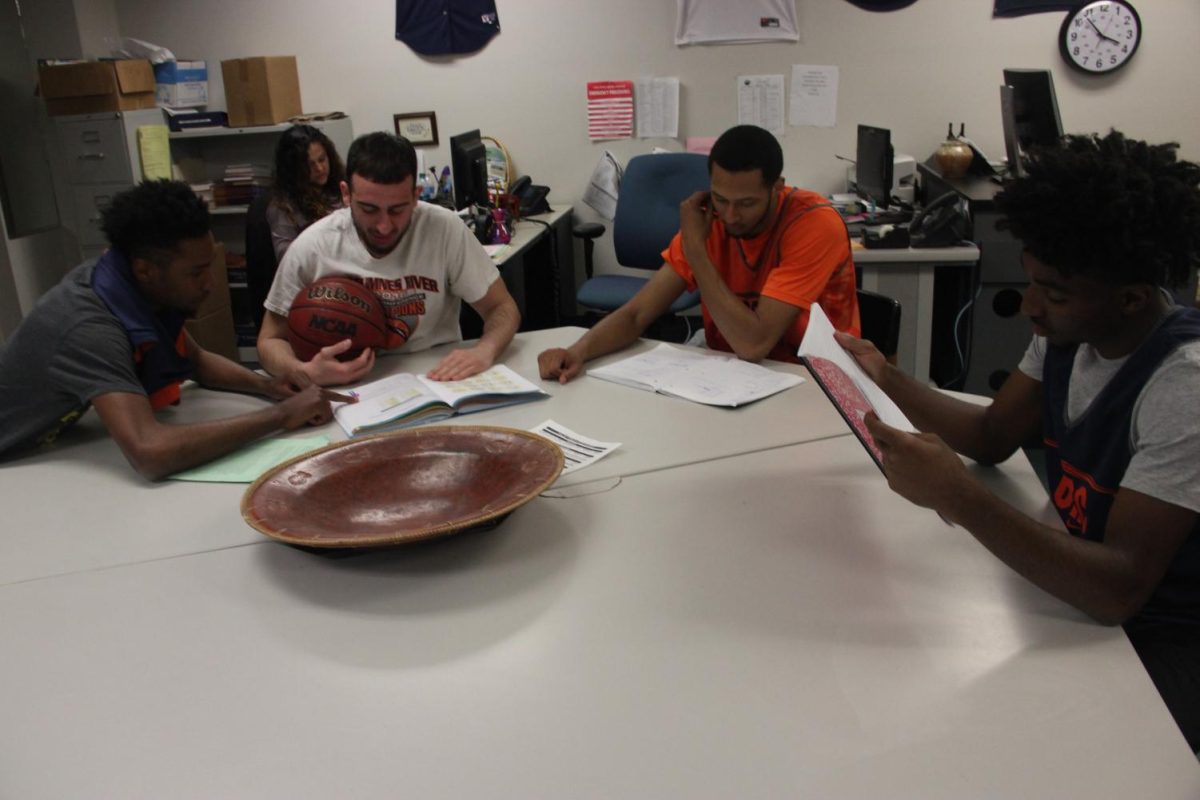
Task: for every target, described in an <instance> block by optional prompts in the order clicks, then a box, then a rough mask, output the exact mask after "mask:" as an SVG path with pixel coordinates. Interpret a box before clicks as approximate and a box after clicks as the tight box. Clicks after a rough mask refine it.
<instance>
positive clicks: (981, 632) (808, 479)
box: [0, 436, 1200, 800]
mask: <svg viewBox="0 0 1200 800" xmlns="http://www.w3.org/2000/svg"><path fill="white" fill-rule="evenodd" d="M984 472H985V473H986V474H987V475H988V476H989V477H990V478H991V479H992V480H993V482H994V483H995V485H996V486H997V487H998V488H999V489H1000V490H1001V491H1003V492H1004V493H1005V494H1006V495H1007V496H1008V497H1010V498H1012V499H1013V500H1014V501H1015V502H1017V503H1018V504H1020V505H1021V506H1022V507H1024V508H1027V509H1030V510H1032V511H1034V512H1035V513H1039V514H1043V515H1044V518H1045V519H1051V518H1053V513H1052V511H1051V510H1050V509H1049V508H1048V507H1047V506H1046V502H1045V495H1044V493H1043V492H1041V490H1040V486H1039V485H1038V484H1037V481H1036V478H1035V477H1034V476H1033V475H1032V473H1031V471H1030V470H1029V469H1028V466H1027V465H1025V464H1023V463H1012V464H1008V465H1005V467H1004V468H1003V469H1002V470H1000V471H990V470H985V471H984ZM152 494H153V493H152ZM161 500H163V498H162V497H156V498H154V502H155V506H154V507H152V508H143V509H142V510H143V511H163V510H165V509H164V508H162V507H161V506H158V505H157V503H158V502H159V501H161ZM163 534H164V535H171V531H164V532H163ZM0 640H2V641H4V643H5V655H4V658H3V659H0V707H2V708H3V709H4V723H5V724H4V725H3V726H0V794H3V795H5V796H12V797H22V798H26V797H55V798H60V797H127V798H142V797H147V798H151V797H153V798H160V797H170V798H180V799H183V798H191V797H196V798H211V797H229V798H235V797H254V798H283V797H287V798H329V797H354V798H376V797H378V798H395V797H422V798H462V797H481V796H486V797H497V798H508V797H512V798H528V797H570V798H590V797H596V798H613V797H653V798H673V797H688V798H692V797H744V798H760V797H761V798H780V797H820V798H864V797H886V798H964V797H1021V798H1061V797H1087V798H1089V800H1104V798H1120V800H1126V798H1129V797H1144V796H1153V797H1155V798H1181V799H1182V798H1189V799H1192V798H1195V797H1197V796H1200V770H1198V769H1197V766H1196V762H1195V759H1194V757H1193V756H1192V754H1191V753H1190V751H1188V750H1187V747H1186V745H1185V744H1184V741H1183V739H1182V737H1181V736H1180V735H1179V733H1178V732H1177V731H1176V730H1175V728H1174V726H1173V723H1172V722H1171V720H1170V718H1169V716H1168V714H1167V711H1166V710H1165V708H1164V707H1163V706H1162V704H1161V702H1160V701H1159V700H1158V699H1157V696H1156V694H1155V691H1154V688H1153V686H1152V685H1151V684H1150V682H1149V680H1148V678H1147V677H1146V675H1145V673H1144V671H1142V669H1141V667H1140V664H1139V663H1138V660H1137V657H1136V655H1135V654H1134V653H1133V651H1132V649H1131V648H1130V646H1129V644H1128V642H1127V641H1126V639H1125V637H1124V636H1123V634H1122V633H1121V631H1120V630H1119V629H1112V628H1102V627H1100V626H1097V625H1093V624H1090V623H1087V622H1085V621H1083V620H1082V619H1081V618H1080V617H1079V615H1077V614H1076V613H1074V612H1072V611H1071V610H1069V609H1068V608H1066V607H1064V606H1063V605H1062V604H1061V603H1059V602H1057V601H1055V600H1053V599H1052V598H1050V597H1048V596H1047V595H1045V594H1043V593H1041V592H1040V591H1038V590H1036V589H1034V588H1033V587H1032V586H1030V585H1029V584H1028V583H1026V582H1025V581H1023V580H1022V579H1020V578H1018V577H1017V576H1015V575H1014V574H1013V573H1012V572H1010V571H1009V570H1008V569H1007V568H1005V567H1004V566H1003V565H1001V564H1000V563H999V562H998V561H996V559H995V558H994V557H992V556H991V555H990V554H989V553H987V552H986V551H985V550H984V549H983V548H982V547H981V546H979V545H978V544H976V543H975V541H974V540H973V539H972V538H971V537H970V536H969V535H968V534H966V533H965V532H963V531H962V530H957V529H951V528H948V527H947V526H945V525H943V524H942V523H941V522H939V521H938V519H937V518H936V517H935V516H934V515H933V514H931V513H930V512H927V511H924V510H922V509H919V508H916V507H914V506H911V505H910V504H908V503H907V502H905V501H903V500H901V499H900V498H898V497H896V496H895V495H893V494H892V493H891V492H890V491H889V490H888V489H887V487H886V485H885V484H884V481H883V479H882V478H881V476H880V475H879V473H878V471H877V470H876V469H875V467H874V465H873V464H872V463H871V462H870V461H869V460H868V459H867V457H866V455H865V454H864V453H863V451H862V449H861V447H860V446H859V445H858V443H857V442H856V441H855V440H854V439H852V438H851V437H849V436H843V437H839V438H836V439H831V440H824V441H819V442H810V443H806V444H802V445H794V446H789V447H785V448H777V449H775V450H771V451H765V452H760V453H753V454H746V455H742V456H736V457H731V458H727V459H724V460H720V461H708V462H704V463H699V464H693V465H690V466H684V467H678V468H675V469H668V470H661V471H658V472H653V473H645V474H641V475H637V476H635V477H632V478H629V479H627V480H625V481H623V482H622V483H621V485H620V486H618V487H616V488H614V489H613V490H611V491H609V492H604V493H599V494H593V495H588V496H582V497H576V498H572V499H568V500H552V499H548V498H538V499H535V500H534V501H532V502H531V503H530V504H528V505H526V506H524V507H523V508H521V509H519V510H518V511H516V512H515V513H514V514H513V515H512V516H511V517H509V519H508V520H506V521H505V522H504V523H503V525H501V526H500V527H499V528H497V529H495V530H493V531H489V532H481V533H477V534H473V535H464V536H459V537H453V538H449V539H445V540H441V541H436V542H430V543H427V544H425V545H421V546H416V547H411V548H404V549H396V550H391V551H382V552H376V553H364V554H362V555H359V556H354V557H350V558H343V559H329V558H323V557H320V556H315V555H311V554H308V553H304V552H300V551H297V550H294V549H291V548H288V547H285V546H282V545H278V544H276V543H273V542H267V541H265V540H263V541H259V542H257V543H255V544H253V545H248V546H244V547H234V548H228V549H223V550H217V551H214V552H208V553H203V554H197V555H192V556H187V557H181V558H174V559H164V560H159V561H154V562H147V563H140V564H133V565H128V566H121V567H116V568H112V569H105V570H94V571H88V572H81V573H76V574H71V575H63V576H59V577H55V578H50V579H46V580H38V581H30V582H26V583H22V584H16V585H9V586H4V587H0Z"/></svg>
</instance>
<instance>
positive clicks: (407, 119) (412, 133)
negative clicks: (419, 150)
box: [392, 111, 438, 147]
mask: <svg viewBox="0 0 1200 800" xmlns="http://www.w3.org/2000/svg"><path fill="white" fill-rule="evenodd" d="M392 121H393V122H394V123H395V125H396V135H397V136H403V137H404V138H405V139H408V140H409V141H410V142H412V143H413V145H414V146H415V147H423V146H426V145H437V143H438V131H437V115H436V114H434V113H433V112H432V111H420V112H417V113H415V114H393V115H392Z"/></svg>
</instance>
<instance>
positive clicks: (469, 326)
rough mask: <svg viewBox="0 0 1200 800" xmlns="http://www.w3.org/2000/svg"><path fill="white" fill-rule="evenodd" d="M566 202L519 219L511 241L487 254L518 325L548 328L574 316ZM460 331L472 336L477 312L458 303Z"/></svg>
mask: <svg viewBox="0 0 1200 800" xmlns="http://www.w3.org/2000/svg"><path fill="white" fill-rule="evenodd" d="M571 220H572V212H571V206H560V207H558V208H555V209H553V210H552V211H550V212H549V213H546V214H534V215H532V216H529V217H525V218H524V219H521V220H519V221H518V222H517V223H516V225H515V226H514V230H513V232H512V241H510V242H509V243H508V245H506V246H505V247H504V248H503V249H502V250H500V252H499V253H497V254H496V255H495V256H493V257H492V262H493V263H494V264H495V265H496V267H497V268H498V269H499V270H500V275H501V276H502V277H503V278H504V284H505V286H507V287H508V291H509V293H510V294H511V295H512V296H513V299H514V300H515V301H516V303H517V308H519V309H520V310H521V330H523V331H527V330H540V329H542V328H553V327H556V326H558V325H560V324H562V321H563V320H564V319H567V318H570V317H573V316H574V315H575V247H574V244H573V242H572V239H571ZM463 320H464V324H463V331H464V335H466V336H467V338H476V337H478V336H479V333H480V331H481V329H482V327H481V325H480V323H479V317H478V315H476V314H475V312H474V311H472V310H471V309H470V308H468V307H467V306H465V305H464V306H463Z"/></svg>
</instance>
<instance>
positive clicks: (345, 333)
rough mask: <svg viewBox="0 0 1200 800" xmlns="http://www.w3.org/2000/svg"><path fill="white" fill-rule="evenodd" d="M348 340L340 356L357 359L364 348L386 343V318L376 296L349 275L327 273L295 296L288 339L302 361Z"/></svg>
mask: <svg viewBox="0 0 1200 800" xmlns="http://www.w3.org/2000/svg"><path fill="white" fill-rule="evenodd" d="M346 339H349V340H350V343H351V346H350V348H349V349H348V350H346V351H345V352H343V353H342V354H341V355H339V356H338V358H340V359H343V360H344V359H348V358H356V357H357V356H358V354H359V353H361V352H362V351H363V350H364V349H366V348H368V347H371V348H374V347H386V346H387V345H388V329H387V319H386V318H385V317H384V314H383V306H381V305H380V304H379V298H378V297H376V296H375V294H374V293H373V292H372V291H371V290H370V289H368V288H366V287H365V286H363V285H362V284H361V283H359V282H358V281H356V280H353V279H351V278H347V277H342V276H330V277H327V278H321V279H319V280H316V281H313V282H312V283H310V284H309V285H308V286H305V287H304V288H303V289H302V290H301V291H300V292H299V293H298V294H297V295H296V299H295V301H294V302H293V303H292V307H291V309H290V310H289V311H288V340H289V341H290V342H291V344H292V350H293V352H295V354H296V357H297V358H299V359H300V360H301V361H308V360H309V359H311V358H312V357H313V356H315V355H316V354H317V353H318V352H320V351H321V349H322V348H325V347H329V346H330V345H333V344H337V343H339V342H343V341H345V340H346Z"/></svg>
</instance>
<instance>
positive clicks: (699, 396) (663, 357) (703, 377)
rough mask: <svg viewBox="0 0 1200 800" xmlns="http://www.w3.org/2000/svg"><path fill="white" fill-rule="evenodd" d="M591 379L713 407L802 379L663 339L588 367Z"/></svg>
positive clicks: (746, 400)
mask: <svg viewBox="0 0 1200 800" xmlns="http://www.w3.org/2000/svg"><path fill="white" fill-rule="evenodd" d="M587 374H588V375H590V376H592V377H593V378H601V379H602V380H606V381H612V382H613V383H619V384H621V385H622V386H631V387H633V388H634V389H642V390H644V391H648V392H658V393H659V394H665V395H670V396H672V397H680V398H683V399H684V400H691V401H692V402H693V403H704V404H705V405H710V406H729V407H731V408H736V407H737V406H741V405H745V404H746V403H753V402H754V401H755V400H761V399H762V398H764V397H769V396H771V395H773V394H776V393H777V392H782V391H783V390H784V389H790V388H791V387H793V386H796V385H797V384H800V383H803V382H804V379H803V378H801V377H800V376H799V375H793V374H791V373H790V372H775V371H774V370H770V369H767V368H766V367H760V366H759V365H757V364H751V363H749V362H747V361H742V360H740V359H738V358H735V357H734V356H723V355H713V354H712V353H706V352H705V351H702V350H698V349H696V348H694V347H693V348H680V347H672V346H671V345H669V344H660V345H659V346H658V347H655V348H654V349H653V350H650V351H649V352H646V353H642V354H641V355H636V356H631V357H630V358H625V359H622V360H620V361H616V362H614V363H612V364H606V365H605V366H603V367H597V368H595V369H589V370H588V373H587Z"/></svg>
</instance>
